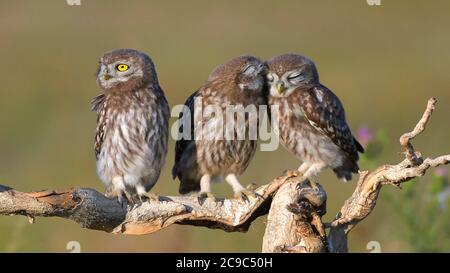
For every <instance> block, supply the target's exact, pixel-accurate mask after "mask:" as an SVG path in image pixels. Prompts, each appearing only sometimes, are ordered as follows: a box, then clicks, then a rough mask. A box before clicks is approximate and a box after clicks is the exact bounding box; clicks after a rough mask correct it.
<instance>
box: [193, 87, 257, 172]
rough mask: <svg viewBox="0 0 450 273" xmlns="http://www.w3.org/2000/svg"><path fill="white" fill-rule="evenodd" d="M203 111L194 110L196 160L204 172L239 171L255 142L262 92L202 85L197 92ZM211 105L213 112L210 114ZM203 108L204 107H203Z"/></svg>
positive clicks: (249, 157)
mask: <svg viewBox="0 0 450 273" xmlns="http://www.w3.org/2000/svg"><path fill="white" fill-rule="evenodd" d="M201 95H203V96H202V100H203V101H202V107H203V113H201V112H200V111H197V112H196V115H197V116H196V117H195V120H196V121H197V122H196V124H195V128H194V130H195V132H196V135H197V136H199V135H201V136H202V139H201V140H196V148H197V151H196V152H197V161H198V163H199V167H200V169H201V170H203V172H205V173H211V174H223V175H224V174H226V173H238V174H239V173H242V172H243V171H244V170H245V169H246V168H247V166H248V164H249V163H250V160H251V158H252V157H253V155H254V152H255V150H256V147H257V146H256V145H257V137H258V136H257V126H258V119H259V105H260V104H262V103H263V99H262V96H258V95H256V94H255V95H254V96H253V95H242V97H240V98H237V97H236V96H238V95H239V94H232V95H230V93H227V94H224V93H218V92H215V91H213V90H212V89H206V90H204V91H203V93H202V94H201ZM208 109H211V110H212V111H213V112H214V113H213V114H210V111H209V110H208ZM205 110H206V111H205Z"/></svg>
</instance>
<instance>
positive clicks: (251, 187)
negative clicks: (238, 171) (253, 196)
mask: <svg viewBox="0 0 450 273" xmlns="http://www.w3.org/2000/svg"><path fill="white" fill-rule="evenodd" d="M258 187H259V186H258V185H257V184H255V183H250V184H248V185H247V187H246V188H247V190H249V191H253V192H254V191H255V190H256V189H257V188H258Z"/></svg>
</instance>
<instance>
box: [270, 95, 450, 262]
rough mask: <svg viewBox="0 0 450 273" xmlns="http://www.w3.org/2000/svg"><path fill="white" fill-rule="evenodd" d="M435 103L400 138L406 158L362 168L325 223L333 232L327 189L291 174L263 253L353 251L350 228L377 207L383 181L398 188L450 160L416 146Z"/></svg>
mask: <svg viewBox="0 0 450 273" xmlns="http://www.w3.org/2000/svg"><path fill="white" fill-rule="evenodd" d="M435 104H436V99H434V98H431V99H430V100H429V101H428V105H427V108H426V110H425V113H424V114H423V116H422V118H421V119H420V121H419V122H418V123H417V125H416V126H415V128H414V130H413V131H411V132H409V133H406V134H404V135H402V137H401V138H400V144H401V145H402V147H403V148H404V150H405V152H404V154H405V157H406V159H405V160H403V161H402V162H400V163H399V164H396V165H383V166H381V167H378V168H377V169H375V170H374V171H372V172H370V173H369V172H368V171H361V172H360V177H359V180H358V182H357V185H356V189H355V191H354V192H353V194H352V196H351V197H350V198H348V199H347V200H346V201H345V203H344V206H343V207H342V208H341V210H340V212H339V213H338V215H337V216H336V218H335V220H334V221H333V222H332V223H329V224H325V226H327V227H328V228H329V229H330V230H329V233H328V236H327V235H326V233H325V230H324V224H322V221H321V216H322V215H323V214H324V213H325V207H326V193H325V191H324V190H323V188H322V187H321V186H320V185H311V184H310V183H307V182H301V181H302V180H303V178H302V177H301V176H300V175H299V174H294V175H291V178H290V179H289V180H288V181H287V182H286V183H285V184H283V185H282V186H281V188H280V189H279V190H278V192H277V193H276V194H275V196H274V197H273V201H272V205H271V209H270V212H269V216H268V218H267V227H266V233H265V235H264V239H263V252H301V253H303V252H348V247H347V240H348V239H347V236H348V234H349V232H350V231H351V230H352V229H353V228H354V227H355V226H356V225H357V224H358V223H359V222H360V221H362V220H363V219H365V218H366V217H367V216H368V215H369V214H370V213H371V212H372V211H373V209H374V208H375V205H376V201H377V198H378V195H379V193H380V190H381V187H382V186H383V185H395V186H398V187H399V186H400V184H401V183H403V182H406V181H409V180H411V179H413V178H415V177H419V176H423V175H425V173H426V171H427V170H428V169H429V168H434V167H437V166H440V165H444V164H448V163H449V162H450V155H444V156H440V157H437V158H434V159H433V158H426V159H423V158H422V157H421V154H420V153H419V152H416V151H415V150H414V147H413V145H412V144H411V140H412V139H413V138H414V137H416V136H417V135H419V134H420V133H421V132H423V131H424V130H425V126H426V124H427V122H428V121H429V119H430V116H431V114H432V112H433V110H434V106H435ZM294 173H295V172H294Z"/></svg>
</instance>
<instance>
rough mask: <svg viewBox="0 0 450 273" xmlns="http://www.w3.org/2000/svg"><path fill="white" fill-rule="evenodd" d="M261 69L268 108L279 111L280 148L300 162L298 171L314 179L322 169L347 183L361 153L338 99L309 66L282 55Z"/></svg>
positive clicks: (303, 60) (301, 59)
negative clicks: (327, 170)
mask: <svg viewBox="0 0 450 273" xmlns="http://www.w3.org/2000/svg"><path fill="white" fill-rule="evenodd" d="M267 65H268V68H269V71H268V73H267V75H266V78H267V88H268V89H269V90H268V98H269V99H268V101H269V105H270V106H271V107H272V106H278V107H279V109H278V113H279V117H278V118H279V119H278V121H279V122H278V123H279V137H280V141H281V143H282V144H283V146H285V147H286V149H287V150H289V151H290V152H292V153H293V154H294V155H296V156H297V157H298V158H300V159H301V160H302V161H303V164H301V165H300V167H299V168H298V171H299V172H300V173H301V174H302V175H303V177H304V178H311V179H314V178H315V177H316V176H317V175H318V174H319V173H320V172H321V171H322V170H323V169H325V168H327V167H328V168H331V169H332V170H333V171H334V172H335V173H336V175H337V177H338V178H340V179H341V180H344V181H348V180H350V179H351V178H352V173H357V172H358V170H359V167H358V164H357V162H358V159H359V155H358V152H361V153H362V152H364V149H363V147H362V146H361V144H359V142H358V141H357V140H356V139H355V138H354V137H353V135H352V133H351V131H350V128H349V126H348V125H347V122H346V120H345V112H344V108H343V106H342V104H341V102H340V101H339V99H338V97H337V96H336V95H335V94H334V93H333V92H332V91H331V90H329V89H328V88H326V87H325V86H323V85H322V84H321V83H320V82H319V74H318V72H317V69H316V66H315V64H314V62H313V61H311V60H310V59H308V58H306V57H304V56H301V55H295V54H284V55H280V56H277V57H274V58H272V59H270V60H269V61H267Z"/></svg>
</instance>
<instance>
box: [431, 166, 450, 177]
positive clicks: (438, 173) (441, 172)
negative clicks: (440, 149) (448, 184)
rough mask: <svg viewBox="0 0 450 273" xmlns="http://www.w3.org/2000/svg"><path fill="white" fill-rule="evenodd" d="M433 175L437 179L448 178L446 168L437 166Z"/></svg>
mask: <svg viewBox="0 0 450 273" xmlns="http://www.w3.org/2000/svg"><path fill="white" fill-rule="evenodd" d="M434 174H435V175H436V176H439V177H447V176H448V168H446V167H443V166H439V167H437V168H435V169H434Z"/></svg>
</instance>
